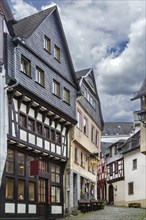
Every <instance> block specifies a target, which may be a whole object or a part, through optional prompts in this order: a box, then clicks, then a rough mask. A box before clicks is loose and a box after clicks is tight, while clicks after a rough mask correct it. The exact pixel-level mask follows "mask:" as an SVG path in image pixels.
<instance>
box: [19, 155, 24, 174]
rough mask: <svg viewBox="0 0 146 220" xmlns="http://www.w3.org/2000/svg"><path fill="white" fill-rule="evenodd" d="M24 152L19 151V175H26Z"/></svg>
mask: <svg viewBox="0 0 146 220" xmlns="http://www.w3.org/2000/svg"><path fill="white" fill-rule="evenodd" d="M24 160H25V159H24V154H22V153H18V175H20V176H24Z"/></svg>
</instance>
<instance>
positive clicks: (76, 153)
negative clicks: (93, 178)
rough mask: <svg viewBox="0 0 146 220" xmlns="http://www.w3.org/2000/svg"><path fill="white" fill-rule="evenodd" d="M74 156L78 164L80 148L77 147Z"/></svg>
mask: <svg viewBox="0 0 146 220" xmlns="http://www.w3.org/2000/svg"><path fill="white" fill-rule="evenodd" d="M74 156H75V157H74V160H75V162H76V163H77V162H78V148H77V147H75V155H74Z"/></svg>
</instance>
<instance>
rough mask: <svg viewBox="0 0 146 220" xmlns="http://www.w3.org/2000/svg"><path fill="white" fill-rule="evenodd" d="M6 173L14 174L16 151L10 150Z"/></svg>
mask: <svg viewBox="0 0 146 220" xmlns="http://www.w3.org/2000/svg"><path fill="white" fill-rule="evenodd" d="M6 173H10V174H13V173H14V151H13V150H11V149H8V153H7V160H6Z"/></svg>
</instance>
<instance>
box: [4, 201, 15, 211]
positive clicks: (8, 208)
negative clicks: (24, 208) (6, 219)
mask: <svg viewBox="0 0 146 220" xmlns="http://www.w3.org/2000/svg"><path fill="white" fill-rule="evenodd" d="M5 213H15V204H14V203H5Z"/></svg>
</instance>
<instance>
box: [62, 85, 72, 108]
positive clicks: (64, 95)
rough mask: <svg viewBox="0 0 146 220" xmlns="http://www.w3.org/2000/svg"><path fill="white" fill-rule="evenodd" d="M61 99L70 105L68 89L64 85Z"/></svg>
mask: <svg viewBox="0 0 146 220" xmlns="http://www.w3.org/2000/svg"><path fill="white" fill-rule="evenodd" d="M66 96H67V97H66ZM63 101H64V102H65V103H67V104H69V105H70V90H68V89H67V88H65V87H64V89H63Z"/></svg>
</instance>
